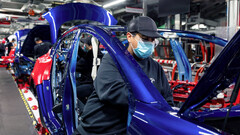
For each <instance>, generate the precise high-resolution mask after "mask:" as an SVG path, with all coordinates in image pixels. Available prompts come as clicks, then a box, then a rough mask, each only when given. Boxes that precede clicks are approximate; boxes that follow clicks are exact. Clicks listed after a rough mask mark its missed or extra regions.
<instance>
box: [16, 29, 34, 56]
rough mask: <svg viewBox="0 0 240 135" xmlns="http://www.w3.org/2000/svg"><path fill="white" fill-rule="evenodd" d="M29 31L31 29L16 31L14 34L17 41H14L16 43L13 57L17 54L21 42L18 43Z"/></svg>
mask: <svg viewBox="0 0 240 135" xmlns="http://www.w3.org/2000/svg"><path fill="white" fill-rule="evenodd" d="M30 30H31V29H23V30H18V31H17V32H16V33H15V35H16V37H17V40H16V41H17V46H16V48H15V55H16V54H17V53H18V52H19V48H20V45H21V42H23V41H20V39H21V37H22V36H25V35H27V34H28V32H29V31H30Z"/></svg>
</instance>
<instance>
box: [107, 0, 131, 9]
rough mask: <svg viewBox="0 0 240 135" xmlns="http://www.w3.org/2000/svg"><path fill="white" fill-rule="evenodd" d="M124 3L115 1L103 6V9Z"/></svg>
mask: <svg viewBox="0 0 240 135" xmlns="http://www.w3.org/2000/svg"><path fill="white" fill-rule="evenodd" d="M124 1H126V0H116V1H113V2H111V3H108V4H106V5H103V8H108V7H111V6H113V5H116V4H119V3H121V2H124Z"/></svg>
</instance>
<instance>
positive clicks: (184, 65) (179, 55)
mask: <svg viewBox="0 0 240 135" xmlns="http://www.w3.org/2000/svg"><path fill="white" fill-rule="evenodd" d="M170 44H171V46H172V49H173V53H174V56H175V59H176V61H177V66H178V76H179V80H182V81H186V80H188V81H190V82H191V81H192V70H191V65H190V63H189V61H188V58H187V56H186V54H185V52H184V51H183V49H182V46H181V44H180V43H179V41H177V40H175V39H170Z"/></svg>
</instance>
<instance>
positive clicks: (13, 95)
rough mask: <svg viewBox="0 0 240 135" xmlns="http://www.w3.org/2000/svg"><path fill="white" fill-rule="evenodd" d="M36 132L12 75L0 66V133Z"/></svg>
mask: <svg viewBox="0 0 240 135" xmlns="http://www.w3.org/2000/svg"><path fill="white" fill-rule="evenodd" d="M36 134H37V132H36V130H35V129H34V126H33V124H32V119H31V118H30V116H29V115H28V112H27V109H26V107H25V105H24V103H23V101H22V99H21V96H20V93H19V91H18V89H17V87H16V85H15V83H14V81H13V78H12V76H11V75H10V74H9V73H8V71H7V70H6V69H5V68H0V135H36Z"/></svg>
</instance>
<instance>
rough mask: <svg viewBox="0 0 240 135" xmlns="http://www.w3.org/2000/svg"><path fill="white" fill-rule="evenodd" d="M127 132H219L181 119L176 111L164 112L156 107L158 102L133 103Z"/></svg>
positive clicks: (195, 134) (183, 134) (189, 134)
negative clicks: (133, 108)
mask: <svg viewBox="0 0 240 135" xmlns="http://www.w3.org/2000/svg"><path fill="white" fill-rule="evenodd" d="M128 134H130V135H137V134H138V135H140V134H145V135H149V134H153V135H155V134H158V135H174V134H179V135H198V134H211V135H214V134H215V135H217V134H220V133H219V132H218V131H217V130H215V129H213V128H211V127H208V126H206V125H202V124H199V123H198V124H197V123H192V122H189V121H186V120H184V119H181V118H179V117H178V116H177V113H176V112H170V114H169V113H166V112H164V111H162V110H161V109H158V104H146V103H142V102H136V103H135V111H134V114H133V116H132V122H131V124H130V126H129V127H128Z"/></svg>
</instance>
